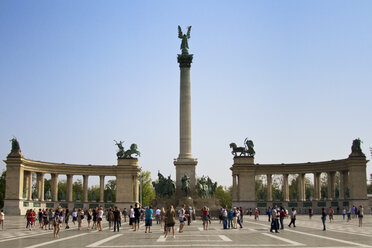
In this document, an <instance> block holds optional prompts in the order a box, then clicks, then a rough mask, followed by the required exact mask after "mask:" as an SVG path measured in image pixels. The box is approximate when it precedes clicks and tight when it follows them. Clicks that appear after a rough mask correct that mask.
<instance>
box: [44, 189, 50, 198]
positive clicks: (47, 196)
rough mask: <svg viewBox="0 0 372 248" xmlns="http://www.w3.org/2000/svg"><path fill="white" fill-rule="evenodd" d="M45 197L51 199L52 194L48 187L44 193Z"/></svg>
mask: <svg viewBox="0 0 372 248" xmlns="http://www.w3.org/2000/svg"><path fill="white" fill-rule="evenodd" d="M45 199H46V200H51V199H52V194H51V192H50V189H48V191H47V192H46V193H45Z"/></svg>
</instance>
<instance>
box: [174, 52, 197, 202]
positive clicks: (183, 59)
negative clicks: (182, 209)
mask: <svg viewBox="0 0 372 248" xmlns="http://www.w3.org/2000/svg"><path fill="white" fill-rule="evenodd" d="M192 59H193V55H192V54H188V52H186V53H182V54H179V55H178V63H179V66H180V73H181V75H180V153H179V155H178V158H177V159H176V160H175V161H174V165H175V166H176V194H177V196H182V195H184V193H183V192H182V189H181V188H182V180H181V179H182V177H184V176H185V175H187V176H188V177H190V190H191V192H194V188H195V184H196V179H195V166H196V165H197V163H198V162H197V160H196V159H194V158H193V157H192V153H191V91H190V68H191V63H192Z"/></svg>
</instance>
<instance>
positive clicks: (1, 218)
mask: <svg viewBox="0 0 372 248" xmlns="http://www.w3.org/2000/svg"><path fill="white" fill-rule="evenodd" d="M4 221H5V214H4V210H2V209H1V211H0V224H1V230H4Z"/></svg>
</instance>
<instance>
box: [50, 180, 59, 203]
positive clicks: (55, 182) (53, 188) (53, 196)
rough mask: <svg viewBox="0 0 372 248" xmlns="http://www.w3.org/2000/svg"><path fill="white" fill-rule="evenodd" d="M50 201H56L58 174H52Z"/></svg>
mask: <svg viewBox="0 0 372 248" xmlns="http://www.w3.org/2000/svg"><path fill="white" fill-rule="evenodd" d="M51 176H52V182H51V183H52V185H51V186H52V190H51V191H52V201H54V202H56V201H58V174H56V173H52V174H51Z"/></svg>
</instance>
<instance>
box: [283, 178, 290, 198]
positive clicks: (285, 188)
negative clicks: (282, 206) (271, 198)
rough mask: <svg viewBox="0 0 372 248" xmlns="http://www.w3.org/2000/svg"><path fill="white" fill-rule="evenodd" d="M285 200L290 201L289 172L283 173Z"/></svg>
mask: <svg viewBox="0 0 372 248" xmlns="http://www.w3.org/2000/svg"><path fill="white" fill-rule="evenodd" d="M282 191H283V201H289V185H288V174H283V185H282Z"/></svg>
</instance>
